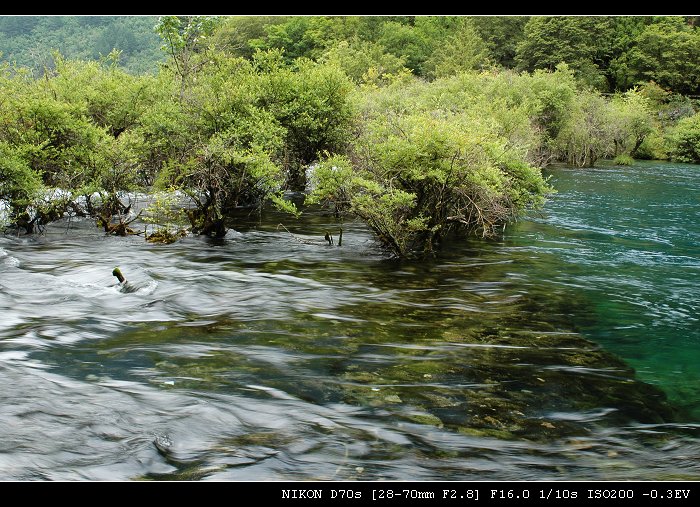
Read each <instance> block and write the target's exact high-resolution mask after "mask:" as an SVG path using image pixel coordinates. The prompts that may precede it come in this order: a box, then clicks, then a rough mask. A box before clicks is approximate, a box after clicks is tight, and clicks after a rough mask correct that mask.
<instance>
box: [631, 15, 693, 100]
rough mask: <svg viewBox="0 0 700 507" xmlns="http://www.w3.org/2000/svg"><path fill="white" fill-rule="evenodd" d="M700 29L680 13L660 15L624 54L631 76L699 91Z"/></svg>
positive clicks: (637, 79) (677, 88)
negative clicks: (679, 15)
mask: <svg viewBox="0 0 700 507" xmlns="http://www.w3.org/2000/svg"><path fill="white" fill-rule="evenodd" d="M698 60H700V32H698V30H697V28H696V27H694V26H690V25H688V24H687V23H686V22H685V20H684V19H683V18H681V17H678V16H675V17H664V18H661V19H660V20H659V21H657V22H656V23H653V24H650V25H648V26H646V27H645V28H644V30H643V31H642V32H641V33H640V34H639V35H638V36H637V37H636V39H635V44H634V46H633V47H632V48H631V49H630V51H629V53H628V55H627V62H628V63H627V65H628V67H629V69H630V71H631V74H632V80H635V81H637V82H643V81H655V82H656V83H658V84H659V85H661V86H664V87H669V88H671V89H672V90H674V91H676V92H678V93H684V94H699V93H700V69H699V68H698V65H697V62H698Z"/></svg>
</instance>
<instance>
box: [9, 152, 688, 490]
mask: <svg viewBox="0 0 700 507" xmlns="http://www.w3.org/2000/svg"><path fill="white" fill-rule="evenodd" d="M699 170H700V168H699V167H698V166H690V165H675V164H663V163H641V164H638V165H636V166H634V167H627V168H621V167H613V166H608V167H603V168H595V169H580V170H573V169H566V168H553V169H551V171H550V173H551V176H552V180H551V181H552V183H553V185H554V186H555V187H556V188H557V189H558V194H556V195H555V196H553V197H552V199H551V200H550V201H549V202H548V204H547V206H546V207H545V209H544V210H543V211H542V212H541V213H537V214H533V215H532V216H530V217H528V218H527V219H523V220H521V221H519V222H517V223H516V224H514V225H513V226H511V227H508V228H507V229H506V232H505V235H504V237H503V238H500V239H498V240H481V239H479V238H472V239H470V240H469V241H466V242H465V243H463V244H459V245H451V246H450V248H449V249H446V250H445V251H444V252H442V253H441V254H440V255H439V256H438V257H437V258H435V259H432V260H429V261H424V262H415V261H411V262H398V261H394V260H391V259H387V258H386V256H385V255H383V254H382V252H381V251H380V250H379V249H378V247H377V245H376V243H375V242H374V239H373V236H372V234H371V232H370V231H369V230H368V229H367V228H366V227H365V226H364V225H363V224H362V223H359V222H357V221H353V220H350V221H347V222H346V223H344V224H342V226H343V231H344V236H343V245H342V247H338V246H337V245H334V246H330V245H328V244H327V243H326V242H325V241H324V240H323V236H324V233H325V231H327V230H328V231H331V232H333V233H334V234H335V235H336V237H337V234H338V230H339V227H340V225H341V224H339V223H338V222H337V220H336V218H335V217H334V216H333V215H332V214H329V213H326V212H325V211H323V210H320V209H316V208H313V209H307V210H305V213H304V215H303V216H302V218H301V219H299V220H295V219H293V218H290V217H289V216H284V215H281V214H279V213H276V212H273V211H269V210H268V211H265V212H264V213H262V214H261V215H257V214H254V215H249V214H246V213H242V214H241V215H240V216H239V217H237V218H236V219H235V220H234V221H233V222H232V223H231V226H232V227H233V228H234V230H231V231H230V232H229V233H228V234H227V236H226V237H225V238H224V239H222V240H217V241H213V240H209V239H206V238H198V237H187V238H185V239H183V240H182V241H178V242H176V243H174V244H171V245H152V244H148V243H146V242H144V240H143V238H142V237H138V236H131V237H125V238H116V237H110V236H105V235H104V234H103V233H102V232H101V231H100V230H99V229H97V228H96V227H95V225H94V223H93V222H90V221H88V220H79V219H73V220H64V221H61V222H58V223H56V224H53V225H52V226H50V227H48V228H47V229H46V231H45V233H44V234H42V235H37V236H30V237H27V236H15V235H6V236H4V237H0V378H2V379H3V383H2V386H1V387H0V479H9V480H47V479H59V480H104V479H108V480H143V479H173V480H182V479H197V480H234V481H246V480H306V481H312V480H518V481H520V480H681V479H683V480H687V479H692V480H696V479H698V478H700V460H699V459H698V456H700V408H699V407H700V392H699V390H698V375H700V374H699V373H698V369H699V368H698V365H699V364H698V363H699V362H700V354H699V353H698V352H699V350H698V347H699V346H700V336H699V335H698V327H699V326H698V320H697V319H698V307H699V306H700V299H699V298H700V296H699V295H698V290H697V287H698V286H700V253H699V252H698V250H700V249H699V248H698V246H699V243H698V241H699V240H698V237H699V233H700V229H699V228H698V227H699V223H700V221H699V220H698V218H700V217H699V214H700V202H699V201H698V196H699V195H700V193H699V192H698V190H700V188H699V187H700V184H699V183H698V181H700V180H698V178H697V177H696V175H697V174H699V173H698V171H699ZM136 204H137V205H135V206H134V209H137V208H138V204H139V203H136ZM141 204H143V203H141ZM280 224H283V225H284V227H280ZM137 229H138V227H137ZM115 266H119V267H120V268H121V270H122V272H123V273H124V275H125V276H126V278H127V279H128V280H129V283H130V285H131V290H129V291H124V290H122V289H121V288H120V287H119V286H118V285H117V283H116V279H115V278H114V277H113V276H112V274H111V273H112V270H113V268H114V267H115Z"/></svg>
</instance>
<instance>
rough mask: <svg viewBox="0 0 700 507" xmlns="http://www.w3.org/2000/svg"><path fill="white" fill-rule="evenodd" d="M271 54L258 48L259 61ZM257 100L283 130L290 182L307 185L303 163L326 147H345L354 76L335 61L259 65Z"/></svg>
mask: <svg viewBox="0 0 700 507" xmlns="http://www.w3.org/2000/svg"><path fill="white" fill-rule="evenodd" d="M267 57H269V53H258V54H256V59H255V62H256V64H257V65H258V67H259V68H260V65H259V63H258V62H259V61H260V60H265V61H266V62H267V61H268V60H267ZM258 75H259V79H260V86H261V91H260V97H259V99H258V101H257V104H258V105H259V107H260V108H262V109H263V110H265V111H269V112H270V113H271V114H272V116H273V117H274V119H275V121H277V122H278V123H279V125H280V126H281V127H282V128H284V130H285V139H284V153H283V160H284V165H285V170H286V171H287V173H288V179H289V185H290V186H291V187H292V188H303V186H304V181H303V168H304V167H305V166H306V165H308V164H310V163H311V162H313V161H314V160H317V159H318V158H319V154H320V153H322V152H324V151H331V152H333V151H339V150H342V149H343V148H344V146H345V144H346V143H347V141H348V139H349V137H350V133H351V127H352V123H353V120H354V111H353V107H352V103H351V102H350V94H351V92H352V90H353V86H352V82H351V81H350V80H349V79H348V77H347V75H346V74H345V73H344V72H343V71H342V70H341V69H340V68H339V67H337V66H335V65H332V64H318V63H314V62H312V61H310V60H305V59H301V60H299V61H297V62H296V65H295V68H289V67H284V66H281V65H277V66H273V67H270V66H269V63H267V64H266V65H265V68H263V69H261V71H260V73H259V74H258Z"/></svg>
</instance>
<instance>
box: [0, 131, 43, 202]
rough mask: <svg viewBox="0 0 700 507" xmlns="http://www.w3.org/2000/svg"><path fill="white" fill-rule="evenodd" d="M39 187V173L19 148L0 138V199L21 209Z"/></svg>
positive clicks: (40, 185)
mask: <svg viewBox="0 0 700 507" xmlns="http://www.w3.org/2000/svg"><path fill="white" fill-rule="evenodd" d="M41 188H42V184H41V175H40V174H38V173H37V172H36V171H34V170H32V168H31V167H30V166H29V163H28V161H27V157H26V154H23V153H22V152H21V148H17V147H15V146H12V145H10V144H8V143H7V142H6V141H1V140H0V200H3V201H5V202H6V203H7V204H8V205H9V206H10V207H11V209H23V208H24V207H26V206H27V205H28V204H29V203H30V201H31V199H32V198H33V197H34V196H35V195H36V194H37V193H39V190H40V189H41Z"/></svg>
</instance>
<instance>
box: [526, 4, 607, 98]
mask: <svg viewBox="0 0 700 507" xmlns="http://www.w3.org/2000/svg"><path fill="white" fill-rule="evenodd" d="M611 23H612V21H611V20H610V18H606V17H601V18H598V17H590V16H582V17H577V16H546V17H543V16H536V17H532V18H530V19H529V20H528V22H527V24H526V25H525V28H524V38H523V40H522V41H521V42H520V43H519V44H518V45H517V54H516V57H515V61H516V64H517V66H518V68H519V69H521V70H528V71H532V70H535V69H549V70H554V69H555V68H556V66H557V65H558V64H560V63H562V62H564V63H566V64H568V65H569V67H571V68H572V69H573V70H574V71H575V73H576V75H577V77H578V78H579V79H581V80H582V81H584V82H585V83H587V84H589V85H594V86H597V87H598V88H606V84H605V82H604V81H603V74H602V69H601V67H600V66H599V63H600V62H601V61H602V60H603V59H604V58H605V54H606V52H607V51H608V50H609V45H610V40H611V37H612V36H613V34H614V32H613V31H612V24H611Z"/></svg>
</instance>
